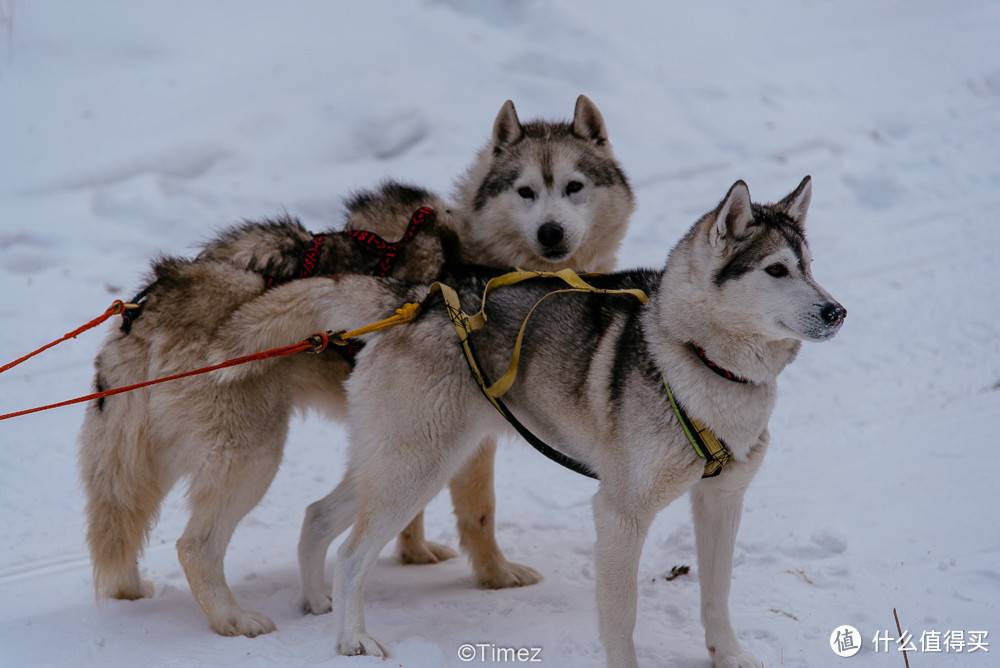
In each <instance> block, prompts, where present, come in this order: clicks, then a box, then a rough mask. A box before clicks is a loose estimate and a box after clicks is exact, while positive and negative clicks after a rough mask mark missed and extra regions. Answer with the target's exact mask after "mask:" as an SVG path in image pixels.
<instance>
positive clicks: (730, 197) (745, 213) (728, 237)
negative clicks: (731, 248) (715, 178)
mask: <svg viewBox="0 0 1000 668" xmlns="http://www.w3.org/2000/svg"><path fill="white" fill-rule="evenodd" d="M752 222H753V208H752V207H751V206H750V189H749V188H748V187H747V184H746V183H744V182H743V181H737V182H736V183H734V184H733V187H732V188H730V189H729V193H728V194H727V195H726V198H725V199H724V200H722V203H721V204H719V208H717V209H716V210H715V222H714V223H712V228H711V229H710V230H709V231H708V244H709V245H710V246H711V247H712V248H714V249H715V250H722V249H723V248H725V247H726V245H727V244H729V243H731V242H732V240H733V239H738V238H740V237H741V236H743V232H744V231H745V230H746V228H747V225H749V224H750V223H752Z"/></svg>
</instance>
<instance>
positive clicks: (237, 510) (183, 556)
mask: <svg viewBox="0 0 1000 668" xmlns="http://www.w3.org/2000/svg"><path fill="white" fill-rule="evenodd" d="M282 424H283V425H284V424H285V423H282ZM254 436H255V438H257V439H260V440H259V441H258V443H257V444H255V446H254V448H253V450H252V451H247V450H245V451H243V452H233V451H232V450H233V449H235V448H229V449H227V448H226V446H225V445H222V446H215V445H214V444H213V449H212V450H211V453H212V455H210V457H212V459H213V460H215V461H209V462H207V463H206V464H205V465H204V466H203V467H202V468H201V470H200V471H199V472H198V473H197V474H196V476H195V478H194V480H192V482H191V488H190V490H189V492H188V496H189V500H190V506H191V519H190V520H188V524H187V527H186V528H185V529H184V535H182V536H181V538H180V540H178V541H177V555H178V557H179V559H180V562H181V566H183V567H184V573H185V575H187V580H188V584H189V585H190V586H191V593H192V594H193V595H194V598H195V600H196V601H198V605H200V606H201V609H202V611H204V613H205V616H206V617H208V621H209V624H210V625H211V627H212V630H213V631H215V632H216V633H218V634H220V635H224V636H238V635H243V636H249V637H254V636H258V635H261V634H264V633H270V632H271V631H273V630H274V629H275V628H276V627H275V625H274V622H272V621H271V620H270V619H269V618H268V617H266V616H265V615H263V614H261V613H259V612H253V611H250V610H244V609H243V608H241V607H240V606H239V604H237V602H236V599H235V598H234V597H233V593H232V592H231V591H230V590H229V585H227V584H226V576H225V572H224V570H223V559H224V558H225V555H226V547H227V546H228V545H229V539H230V538H231V537H232V535H233V531H234V530H235V529H236V525H237V524H238V523H239V521H240V520H241V519H243V517H244V515H246V514H247V513H248V512H250V510H251V509H252V508H253V507H254V506H256V505H257V503H258V502H259V501H260V499H261V497H263V496H264V492H266V491H267V488H268V486H269V485H270V484H271V480H272V479H273V478H274V474H275V473H277V471H278V465H279V463H280V462H281V450H282V445H283V443H284V435H283V434H282V435H281V438H280V440H275V439H274V435H273V434H272V435H271V438H268V435H266V434H255V435H254ZM243 445H244V447H249V446H248V445H246V444H243Z"/></svg>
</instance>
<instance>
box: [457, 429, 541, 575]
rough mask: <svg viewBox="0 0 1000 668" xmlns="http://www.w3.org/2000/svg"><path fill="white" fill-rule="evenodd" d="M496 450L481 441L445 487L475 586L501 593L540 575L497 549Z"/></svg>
mask: <svg viewBox="0 0 1000 668" xmlns="http://www.w3.org/2000/svg"><path fill="white" fill-rule="evenodd" d="M496 449H497V441H496V437H494V436H488V437H486V438H484V439H483V441H482V443H481V444H480V446H479V450H478V451H477V452H476V453H475V454H473V455H472V457H470V458H469V461H467V462H466V463H465V465H464V466H463V467H462V470H460V471H459V472H458V475H456V476H455V477H454V478H452V479H451V482H450V483H449V485H450V490H451V499H452V503H453V505H454V506H455V515H456V517H457V518H458V533H459V536H460V544H461V546H462V549H464V550H465V551H466V552H467V553H468V555H469V559H470V560H471V561H472V568H473V569H474V570H475V572H476V584H478V585H479V586H480V587H482V588H484V589H504V588H506V587H524V586H527V585H533V584H535V583H536V582H539V581H541V579H542V576H541V574H540V573H539V572H538V571H536V570H535V569H533V568H531V567H529V566H524V565H521V564H515V563H511V562H509V561H507V558H506V557H504V556H503V552H501V551H500V546H499V545H497V541H496V527H495V519H496V516H495V511H496V497H495V495H494V493H493V462H494V456H495V454H496Z"/></svg>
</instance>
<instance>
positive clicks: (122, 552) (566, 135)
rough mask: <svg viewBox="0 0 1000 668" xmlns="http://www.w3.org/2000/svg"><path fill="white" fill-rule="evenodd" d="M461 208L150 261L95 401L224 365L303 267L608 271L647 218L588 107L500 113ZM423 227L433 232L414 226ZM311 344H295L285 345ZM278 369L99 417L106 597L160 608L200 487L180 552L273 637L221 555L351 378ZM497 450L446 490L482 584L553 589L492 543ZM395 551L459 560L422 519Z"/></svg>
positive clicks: (412, 202)
mask: <svg viewBox="0 0 1000 668" xmlns="http://www.w3.org/2000/svg"><path fill="white" fill-rule="evenodd" d="M455 199H456V201H455V204H454V206H453V207H450V208H449V206H448V205H447V204H445V203H444V202H442V201H441V199H440V198H438V197H437V196H435V195H433V194H431V193H428V192H426V191H424V190H422V189H420V188H414V187H409V186H403V185H400V184H398V183H391V182H390V183H386V184H384V185H383V186H382V187H380V188H379V189H377V190H374V191H369V192H364V193H360V194H358V195H356V196H354V197H353V198H352V199H350V200H349V202H348V214H349V218H348V220H347V223H346V226H347V228H348V230H355V231H357V230H365V231H367V232H373V233H375V235H374V236H373V235H369V234H365V235H362V236H361V237H358V236H351V235H350V234H348V233H346V232H344V231H332V232H329V233H326V234H324V235H315V236H314V235H312V234H310V233H309V232H307V231H306V230H305V229H304V228H303V227H302V226H301V225H300V224H299V223H298V222H297V221H295V220H292V219H281V220H272V221H264V222H248V223H244V224H242V225H239V226H236V227H233V228H232V229H230V230H227V231H226V232H224V233H222V234H220V235H219V236H218V237H216V238H214V239H212V240H210V241H208V242H207V243H205V245H204V247H203V248H202V249H201V252H200V253H199V255H198V256H197V257H196V258H194V259H182V258H164V259H161V260H159V261H157V262H155V263H154V266H153V272H152V276H151V279H150V283H149V285H148V286H147V289H146V290H145V291H144V296H143V298H142V310H141V313H140V312H139V311H138V310H135V311H129V318H128V319H127V321H126V322H125V324H124V326H123V328H122V330H121V331H118V330H115V331H113V332H111V334H110V335H109V337H108V338H107V340H106V341H105V343H104V344H103V347H102V348H101V350H100V352H99V354H98V356H97V359H96V360H95V367H96V374H95V385H96V387H97V389H109V388H117V387H122V386H125V385H129V384H132V383H137V382H140V381H144V380H149V379H152V378H158V377H161V376H166V375H170V374H173V373H178V372H181V371H188V370H191V369H196V368H199V367H202V366H206V365H208V364H211V363H213V362H218V361H221V360H220V359H218V358H215V357H213V354H214V353H213V351H217V349H218V346H215V347H214V348H213V342H215V341H216V338H217V337H218V336H220V333H221V332H225V331H227V330H230V329H231V328H232V327H234V323H237V322H242V321H240V318H241V317H242V315H241V314H244V313H245V312H247V311H248V310H249V311H253V309H254V308H255V307H254V304H255V303H256V302H257V300H261V299H263V300H264V302H265V303H272V302H271V301H269V300H270V299H271V297H272V296H273V295H274V294H281V290H282V287H276V286H284V287H287V286H288V285H291V284H293V283H296V282H298V280H302V279H297V280H296V277H297V276H300V275H301V274H302V273H303V270H304V269H305V268H307V267H308V268H309V270H310V272H311V273H312V274H313V275H331V274H342V273H368V272H370V271H372V270H374V269H380V270H381V273H383V274H385V275H388V276H391V277H395V278H399V279H405V280H422V281H429V280H433V278H434V277H436V276H437V275H438V274H439V272H440V270H441V267H442V266H443V265H444V263H445V262H446V261H448V262H466V263H468V262H474V263H478V264H485V265H492V266H497V267H509V266H512V265H521V266H527V267H533V268H538V269H549V268H558V267H573V268H576V269H580V270H585V271H610V270H611V269H612V268H613V267H614V264H615V256H616V254H617V252H618V248H619V245H620V242H621V239H622V237H623V236H624V234H625V229H626V227H627V224H628V219H629V216H630V215H631V213H632V211H633V210H634V208H635V204H634V198H633V195H632V191H631V189H630V188H629V185H628V181H627V179H626V178H625V175H624V173H623V172H622V170H621V169H620V167H619V166H618V163H617V162H616V160H615V158H614V155H613V153H612V150H611V146H610V144H609V143H608V135H607V129H606V127H605V124H604V119H603V117H602V116H601V113H600V111H598V109H597V107H596V106H594V104H593V103H592V102H591V101H590V100H589V99H587V98H586V97H585V96H582V95H581V96H580V97H579V98H578V99H577V102H576V108H575V112H574V115H573V119H572V120H571V121H570V122H544V121H534V122H528V123H521V121H520V120H519V119H518V116H517V113H516V112H515V110H514V105H513V104H512V103H511V102H510V101H508V102H506V103H505V104H504V105H503V106H502V108H501V109H500V112H499V114H498V115H497V117H496V120H495V122H494V126H493V133H492V136H491V139H490V141H489V143H488V144H487V145H486V146H485V147H484V148H483V149H482V150H481V151H480V152H479V154H478V156H477V158H476V160H475V162H474V164H473V165H472V167H471V168H470V169H469V171H468V173H467V174H466V175H465V177H464V178H463V179H461V180H460V182H459V183H458V187H457V189H456V195H455ZM418 207H431V208H433V209H434V210H435V211H436V217H435V216H423V217H422V218H419V219H418V217H417V216H413V217H412V219H411V213H413V212H414V210H415V209H417V208H418ZM419 220H424V221H425V222H424V223H422V224H421V225H420V226H419V227H415V225H416V224H417V222H418V221H419ZM411 233H413V234H412V236H411ZM396 239H399V240H400V241H399V242H398V243H396V242H394V241H393V240H396ZM404 242H405V243H404ZM456 244H457V245H456ZM386 253H388V254H386ZM305 280H310V279H305ZM292 306H293V305H292V304H290V303H289V304H286V305H285V307H283V310H284V312H285V315H284V316H281V315H277V314H272V316H273V317H276V318H279V319H280V318H283V317H285V316H288V318H289V320H288V322H289V323H290V324H294V323H296V322H299V321H298V320H296V315H298V316H301V317H303V318H305V320H307V321H308V320H309V318H306V317H305V314H310V313H313V310H314V305H310V304H300V305H299V307H300V308H302V309H304V310H303V311H301V312H300V313H299V314H291V312H290V311H289V310H288V309H289V308H291V307H292ZM137 313H139V314H140V317H137V316H136V314H137ZM329 324H331V323H327V324H324V325H323V327H322V328H321V330H323V329H326V328H327V327H328V326H329ZM311 333H312V332H308V331H296V332H295V333H294V334H292V339H290V340H282V341H281V342H280V343H277V344H275V346H279V345H286V344H289V343H294V342H295V340H300V339H301V338H302V337H305V336H308V335H309V334H311ZM257 343H258V342H255V343H254V345H256V344H257ZM275 346H267V347H275ZM254 350H260V348H254ZM251 352H253V351H251ZM269 369H270V373H268V374H253V373H248V374H247V375H246V376H245V377H243V378H242V379H241V380H238V381H232V382H224V383H223V382H218V381H217V380H216V379H212V378H210V377H208V376H199V377H195V378H190V379H185V380H181V381H175V382H173V383H167V384H163V385H157V386H155V387H152V388H147V389H143V390H139V391H136V392H131V393H127V394H122V395H118V396H113V397H110V398H107V399H102V400H98V401H95V402H93V403H92V404H90V405H89V406H88V408H87V412H86V417H85V419H84V423H83V426H82V428H81V431H80V438H79V440H80V446H81V447H80V470H81V478H82V480H83V484H84V491H85V495H86V500H87V524H88V528H87V542H88V546H89V548H90V554H91V560H92V562H93V568H94V584H95V588H96V590H97V594H98V596H101V597H111V598H122V599H136V598H142V597H146V596H151V595H152V592H153V588H152V584H151V583H150V582H148V581H146V580H143V579H142V578H141V577H140V574H139V567H138V558H139V556H140V554H141V552H142V549H143V547H144V545H145V542H146V540H147V539H148V535H149V531H150V529H151V528H152V526H153V524H154V523H155V521H156V517H157V513H158V511H159V508H160V505H161V503H162V501H163V498H164V497H165V495H166V494H167V492H168V491H170V489H171V488H172V487H173V486H174V485H175V484H176V483H177V482H178V481H179V480H180V479H181V478H188V479H189V481H190V482H189V487H188V504H189V507H190V520H189V522H188V524H187V527H186V528H185V530H184V534H183V536H182V537H181V538H180V540H179V541H178V543H177V549H178V557H179V559H180V561H181V564H182V565H183V567H184V572H185V575H186V576H187V579H188V583H189V584H190V587H191V591H192V594H193V595H194V597H195V599H196V600H197V601H198V604H199V605H200V606H201V608H202V610H203V611H204V613H205V615H206V616H207V617H208V620H209V623H210V624H211V627H212V628H213V629H214V630H215V631H216V632H218V633H221V634H225V635H247V636H254V635H258V634H261V633H267V632H269V631H272V630H274V628H275V626H274V623H273V622H272V621H271V620H270V619H269V618H268V617H267V616H265V615H263V614H261V613H259V612H254V611H249V610H244V609H243V608H241V607H240V606H239V604H238V603H237V601H236V599H235V598H234V597H233V595H232V593H231V591H230V590H229V587H228V585H227V583H226V578H225V574H224V571H223V558H224V556H225V553H226V548H227V546H228V544H229V539H230V537H231V536H232V533H233V531H234V529H235V528H236V525H237V524H238V523H239V521H240V520H241V519H242V518H243V517H244V515H246V513H248V512H249V511H250V510H251V509H252V508H253V507H254V506H255V505H256V504H257V503H258V501H260V499H261V497H262V496H263V495H264V492H265V491H266V490H267V487H268V485H270V483H271V480H272V478H273V477H274V474H275V473H276V472H277V470H278V465H279V463H280V461H281V457H282V451H283V448H284V442H285V436H286V433H287V429H288V419H289V416H290V414H291V412H292V411H293V410H294V409H297V408H303V407H307V406H308V407H316V408H319V409H320V410H323V411H324V412H326V413H327V414H329V415H331V416H333V417H342V416H343V414H344V412H345V402H346V399H345V394H344V381H345V380H346V379H347V377H348V376H349V374H350V372H351V365H350V364H349V363H348V362H347V361H346V360H344V359H343V358H341V357H340V356H339V355H337V354H336V353H333V352H332V351H330V350H328V351H325V352H324V353H322V354H321V355H318V356H312V355H309V356H303V355H297V356H293V357H288V358H283V360H282V361H280V362H278V363H276V364H273V365H271V366H270V367H269ZM494 447H495V443H494V442H493V441H492V440H491V439H484V440H483V442H482V444H481V447H480V448H479V450H478V454H477V456H476V457H474V458H471V459H470V460H469V462H468V464H467V466H466V468H465V469H464V470H463V471H462V472H461V473H460V474H459V475H457V476H456V478H455V482H454V483H453V485H452V487H451V491H452V496H453V499H454V502H455V504H456V514H457V516H458V524H459V534H460V537H461V544H462V546H463V547H464V548H465V549H466V551H467V552H468V553H469V555H470V557H471V558H472V562H473V566H474V568H475V571H476V575H477V582H478V583H479V584H480V585H481V586H483V587H492V588H499V587H511V586H518V585H526V584H531V583H534V582H537V581H538V579H539V578H540V577H541V576H540V575H539V574H538V573H537V572H536V571H535V570H534V569H531V568H529V567H527V566H522V565H519V564H513V563H510V562H508V561H507V560H506V559H505V558H504V556H503V554H502V552H501V551H500V549H499V547H498V546H497V544H496V541H495V538H494V521H493V510H494V497H493V450H494ZM417 511H419V508H414V509H413V512H414V513H417ZM411 517H412V514H411ZM401 528H402V527H401ZM400 542H401V548H402V554H403V558H404V561H407V562H410V563H425V562H432V561H437V560H439V559H442V558H448V557H451V556H455V554H456V553H455V552H454V550H451V549H450V548H448V547H445V546H442V545H436V544H434V543H430V542H428V541H425V540H424V539H423V524H422V518H421V516H420V515H419V514H418V515H417V518H416V519H415V520H414V522H413V523H412V524H411V525H410V526H409V527H408V528H407V529H406V530H405V531H404V533H403V534H402V536H401V540H400ZM320 569H322V563H320ZM320 579H322V572H321V573H320Z"/></svg>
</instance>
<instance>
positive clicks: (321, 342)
mask: <svg viewBox="0 0 1000 668" xmlns="http://www.w3.org/2000/svg"><path fill="white" fill-rule="evenodd" d="M113 307H114V305H112V308H113ZM109 315H113V313H109V314H105V315H104V316H102V318H107V317H108V316H109ZM88 324H89V323H88ZM91 326H93V325H91ZM85 328H86V326H84V327H83V328H81V329H80V330H78V331H77V333H79V332H80V331H83V329H85ZM67 336H69V334H67ZM55 343H58V341H56V342H54V343H52V344H49V346H46V347H50V346H52V345H55ZM328 343H329V341H328V339H327V336H326V334H313V335H312V336H310V337H309V338H307V339H305V340H304V341H300V342H299V343H296V344H294V345H290V346H282V347H281V348H272V349H271V350H265V351H263V352H257V353H253V354H252V355H244V356H243V357H237V358H235V359H231V360H227V361H225V362H221V363H219V364H213V365H212V366H206V367H203V368H201V369H195V370H194V371H185V372H184V373H178V374H174V375H173V376H165V377H163V378H156V379H154V380H147V381H145V382H142V383H136V384H135V385H127V386H125V387H118V388H115V389H112V390H105V391H103V392H95V393H94V394H88V395H87V396H85V397H77V398H76V399H70V400H69V401H62V402H60V403H58V404H49V405H48V406H39V407H38V408H29V409H28V410H24V411H18V412H17V413H8V414H7V415H0V421H3V420H7V419H8V418H15V417H20V416H22V415H29V414H31V413H38V412H40V411H47V410H49V409H50V408H61V407H62V406H70V405H72V404H79V403H82V402H84V401H91V400H92V399H100V398H102V397H110V396H112V395H115V394H121V393H123V392H131V391H132V390H138V389H139V388H141V387H148V386H150V385H156V384H158V383H165V382H167V381H168V380H177V379H179V378H187V377H188V376H197V375H199V374H203V373H209V372H210V371H218V370H219V369H225V368H227V367H231V366H238V365H240V364H246V363H248V362H257V361H260V360H265V359H268V358H271V357H281V356H282V355H291V354H292V353H298V352H302V351H305V350H312V351H313V352H317V353H318V352H320V351H322V350H323V349H325V348H326V346H327V344H328ZM42 350H44V348H43V349H42ZM37 352H41V350H39V351H37ZM33 354H35V353H33ZM29 357H30V355H29ZM21 361H22V360H18V361H17V362H15V363H14V364H17V363H19V362H21ZM14 364H11V365H9V366H13V365H14ZM4 368H5V369H6V368H7V367H4Z"/></svg>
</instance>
